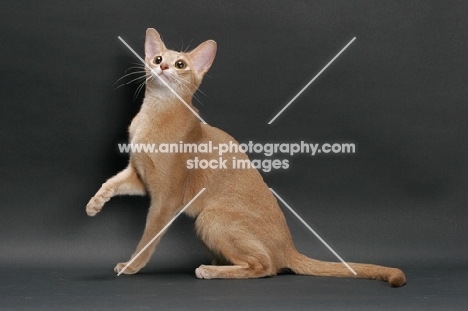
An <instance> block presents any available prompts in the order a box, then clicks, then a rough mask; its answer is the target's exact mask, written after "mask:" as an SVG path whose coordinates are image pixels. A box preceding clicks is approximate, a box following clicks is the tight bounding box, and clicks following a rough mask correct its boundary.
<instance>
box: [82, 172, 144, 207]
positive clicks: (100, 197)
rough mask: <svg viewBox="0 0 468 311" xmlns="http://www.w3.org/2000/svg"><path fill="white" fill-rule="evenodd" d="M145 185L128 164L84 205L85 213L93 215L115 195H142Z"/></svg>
mask: <svg viewBox="0 0 468 311" xmlns="http://www.w3.org/2000/svg"><path fill="white" fill-rule="evenodd" d="M145 193H146V189H145V186H144V185H143V183H142V182H141V180H140V178H139V177H138V174H137V173H136V171H135V169H134V168H133V167H132V166H131V165H129V166H128V167H127V168H125V169H124V170H123V171H121V172H120V173H118V174H117V175H115V176H113V177H111V178H110V179H108V180H107V181H106V182H105V183H104V184H102V186H101V188H100V189H99V190H98V192H96V194H95V195H94V196H93V197H92V198H91V200H89V202H88V204H87V205H86V213H87V214H88V215H89V216H94V215H96V214H97V213H99V212H100V211H101V210H102V207H103V206H104V204H105V203H106V202H107V201H109V200H110V199H111V198H112V197H113V196H115V195H125V194H128V195H144V194H145Z"/></svg>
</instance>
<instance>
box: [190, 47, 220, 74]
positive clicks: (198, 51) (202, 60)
mask: <svg viewBox="0 0 468 311" xmlns="http://www.w3.org/2000/svg"><path fill="white" fill-rule="evenodd" d="M215 55H216V42H214V41H213V40H208V41H205V42H203V43H202V44H200V45H199V46H197V47H196V48H195V49H194V50H193V51H191V52H190V57H191V58H192V62H193V66H194V67H195V70H196V71H197V72H198V73H199V74H205V73H206V72H207V71H208V70H209V69H210V67H211V64H213V60H214V58H215Z"/></svg>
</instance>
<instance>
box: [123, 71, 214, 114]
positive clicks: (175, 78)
mask: <svg viewBox="0 0 468 311" xmlns="http://www.w3.org/2000/svg"><path fill="white" fill-rule="evenodd" d="M164 76H165V77H166V78H167V79H168V80H169V81H170V82H171V83H169V85H170V86H171V85H172V86H171V87H172V88H174V91H175V92H182V93H187V92H188V93H190V94H193V98H194V99H195V100H196V101H197V102H198V103H200V105H202V106H204V105H203V103H202V102H201V100H200V99H199V97H198V94H203V95H205V96H206V94H205V93H203V91H201V90H200V89H199V88H198V87H197V86H196V85H195V84H193V83H192V81H191V80H190V79H189V78H186V77H183V76H181V75H180V74H178V73H177V72H175V71H173V70H165V71H164ZM151 79H158V77H156V76H154V73H152V72H151V71H148V70H146V68H145V66H143V65H139V64H136V66H132V67H130V68H128V69H127V70H126V71H125V74H124V75H123V76H122V77H120V78H119V79H118V80H117V81H116V84H118V86H117V87H116V88H115V89H118V88H120V87H122V86H125V85H129V84H132V83H138V86H137V88H136V90H135V94H134V96H133V100H134V101H135V100H136V99H137V98H138V96H139V95H140V92H141V90H143V88H144V87H145V85H146V84H147V82H148V81H150V80H151ZM127 80H128V81H127ZM119 83H120V84H119ZM171 94H172V92H171ZM179 95H182V94H179ZM174 96H175V95H174Z"/></svg>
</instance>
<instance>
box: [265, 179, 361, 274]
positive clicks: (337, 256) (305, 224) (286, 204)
mask: <svg viewBox="0 0 468 311" xmlns="http://www.w3.org/2000/svg"><path fill="white" fill-rule="evenodd" d="M270 191H271V192H273V194H274V195H275V196H276V197H277V198H278V199H279V200H280V201H281V202H283V204H284V205H285V206H286V207H287V208H288V209H289V210H290V211H291V212H292V213H293V214H294V216H296V217H297V218H298V219H299V220H300V221H301V222H302V223H303V224H304V226H306V228H307V229H309V230H310V231H311V232H312V233H313V234H314V235H315V236H316V237H317V238H318V239H319V240H320V242H322V243H323V244H324V245H325V246H326V247H327V248H328V249H329V250H330V251H331V252H332V253H333V255H335V256H336V258H338V259H339V260H340V261H341V262H342V263H343V264H344V265H345V266H346V268H348V269H349V271H351V272H352V273H353V274H354V275H357V273H356V271H354V270H353V268H351V267H350V265H348V263H347V262H346V261H344V260H343V259H342V258H341V257H340V255H338V254H337V253H336V252H335V251H334V250H333V248H331V247H330V245H328V243H327V242H325V240H324V239H322V238H321V237H320V235H318V233H317V232H315V230H314V229H312V228H311V227H310V226H309V225H308V224H307V223H306V222H305V221H304V219H302V218H301V216H299V215H298V214H297V213H296V212H295V211H294V210H293V209H292V208H291V206H289V205H288V203H286V202H285V201H284V200H283V199H282V198H281V197H280V196H279V195H278V194H277V193H276V192H275V190H273V188H270Z"/></svg>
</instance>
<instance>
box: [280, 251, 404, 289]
mask: <svg viewBox="0 0 468 311" xmlns="http://www.w3.org/2000/svg"><path fill="white" fill-rule="evenodd" d="M348 264H349V266H350V267H351V268H352V269H353V270H354V271H355V272H356V275H355V274H354V273H352V272H351V271H350V270H349V269H348V267H346V266H345V265H344V264H343V263H341V262H327V261H320V260H316V259H312V258H309V257H307V256H305V255H302V254H300V253H295V254H294V255H293V256H292V257H291V259H290V264H289V267H288V268H289V269H291V270H292V271H293V272H294V273H296V274H304V275H315V276H335V277H354V278H364V279H374V280H382V281H386V282H388V283H390V285H391V286H392V287H400V286H403V285H405V283H406V278H405V274H404V273H403V271H401V270H400V269H397V268H389V267H383V266H378V265H372V264H363V263H351V262H349V263H348Z"/></svg>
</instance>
